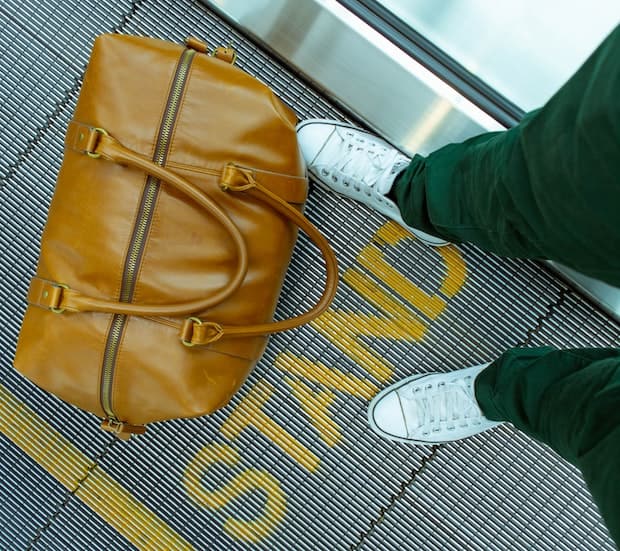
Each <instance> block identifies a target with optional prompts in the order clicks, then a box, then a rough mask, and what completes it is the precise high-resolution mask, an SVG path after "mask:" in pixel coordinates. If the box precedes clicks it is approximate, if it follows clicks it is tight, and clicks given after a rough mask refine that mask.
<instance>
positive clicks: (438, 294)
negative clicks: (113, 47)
mask: <svg viewBox="0 0 620 551" xmlns="http://www.w3.org/2000/svg"><path fill="white" fill-rule="evenodd" d="M288 17H290V14H289V15H288ZM0 18H1V19H0V25H1V30H2V32H1V33H0V44H2V49H0V52H2V56H3V57H1V58H0V63H1V65H0V70H1V71H2V79H1V82H2V84H1V86H2V88H1V90H2V101H1V102H0V104H1V105H2V106H3V108H6V111H5V112H4V113H5V114H4V116H3V117H2V118H1V119H0V136H2V139H3V140H4V142H3V143H5V144H6V145H7V146H11V147H7V149H6V151H7V153H6V154H5V155H3V157H2V163H3V165H2V169H3V179H2V184H1V186H2V187H1V188H0V228H1V229H0V274H2V277H1V278H0V323H1V325H2V328H3V330H2V332H0V432H1V433H2V436H0V448H1V449H0V472H2V474H3V477H2V482H1V484H0V548H7V549H11V550H13V549H41V550H43V549H45V550H47V549H59V550H60V549H62V550H67V549H69V550H83V549H84V550H86V549H88V550H90V549H114V550H115V551H116V550H120V549H150V550H152V549H161V550H171V549H175V550H176V549H199V550H212V549H215V550H234V549H269V550H273V549H303V550H306V549H308V550H310V549H311V550H315V549H321V550H322V549H325V550H330V551H331V550H334V549H350V548H363V547H365V548H373V546H372V542H373V541H375V540H374V539H373V538H377V537H379V538H380V539H379V540H377V541H379V544H378V545H376V546H374V548H380V549H403V548H410V549H419V548H420V547H416V546H415V544H413V543H412V542H414V541H417V540H416V539H415V538H418V539H419V538H421V537H422V535H421V534H427V535H426V536H424V537H426V540H424V541H426V542H429V543H428V548H429V549H432V548H440V547H441V545H444V544H445V546H446V548H460V549H464V548H466V547H464V546H463V545H461V547H459V545H460V544H461V543H462V542H463V541H464V540H463V538H464V536H463V533H464V532H463V530H466V529H467V526H466V524H465V523H464V522H462V523H461V521H460V520H458V519H460V518H461V517H458V519H452V520H451V522H452V524H448V523H442V522H429V518H431V517H429V518H426V519H422V520H424V522H422V520H421V521H420V523H419V524H417V525H416V524H414V523H413V521H414V520H415V519H418V518H420V517H419V516H416V515H418V512H416V511H412V510H411V509H410V508H409V507H406V506H405V505H406V504H407V503H409V502H410V500H411V499H414V498H413V497H410V496H414V497H415V496H427V498H428V499H429V500H434V501H435V502H436V506H437V507H439V508H440V509H441V511H446V510H450V509H451V508H455V507H465V508H469V509H475V508H476V504H477V503H478V502H477V501H476V500H475V499H474V496H473V495H472V494H470V493H468V492H462V491H461V493H459V491H460V490H459V488H460V486H459V488H455V489H454V491H452V492H446V491H444V490H442V488H444V487H445V485H446V484H450V482H451V481H452V479H453V478H454V477H455V474H454V472H453V471H454V469H457V468H458V466H459V465H472V467H471V468H472V469H474V474H475V473H476V472H478V473H481V474H480V477H481V478H484V477H487V478H486V479H487V480H491V481H492V480H495V481H496V482H495V484H496V491H497V492H499V493H500V494H502V495H504V494H505V495H510V496H511V509H510V511H514V514H515V515H516V516H518V518H519V519H521V520H520V524H515V526H517V527H518V528H519V530H512V531H508V532H507V533H506V535H505V536H503V538H504V539H502V540H499V541H500V544H497V545H496V546H495V548H496V549H511V550H519V549H523V550H525V549H531V546H530V542H531V541H533V540H535V538H536V537H538V536H537V535H538V534H540V533H541V532H547V531H548V532H549V533H553V534H556V533H557V534H560V535H559V536H558V537H559V538H561V539H559V540H558V541H559V543H558V546H559V547H560V548H566V549H568V548H569V546H570V545H572V544H573V543H574V542H575V541H583V542H584V545H583V546H582V547H581V549H588V548H590V549H597V550H600V549H603V550H604V549H612V548H613V547H612V544H611V542H610V540H609V539H607V538H606V535H605V529H604V528H603V526H602V524H601V521H600V519H599V518H598V516H597V513H596V511H595V509H594V508H593V505H592V503H591V501H590V498H589V496H588V494H587V492H586V491H585V489H584V487H583V483H582V482H581V480H580V479H579V477H578V476H577V474H576V473H575V472H574V471H572V470H570V469H567V468H566V467H565V466H563V465H561V464H559V463H558V461H557V459H556V458H555V457H553V455H552V454H551V453H550V452H549V451H548V450H546V449H544V448H542V447H538V446H536V445H534V444H533V443H532V442H531V441H529V440H528V439H526V438H525V437H522V436H514V435H513V434H512V433H511V432H510V431H509V430H508V429H506V428H504V429H501V430H497V431H494V432H492V433H490V434H486V435H483V436H480V437H478V438H476V439H474V440H472V441H471V442H468V443H463V444H458V445H451V446H445V447H443V448H440V449H438V450H436V451H435V450H434V449H431V448H427V447H417V448H409V447H406V446H399V445H394V444H391V443H389V442H387V441H384V440H381V439H379V438H377V437H375V436H374V435H373V433H372V432H371V431H370V430H369V429H368V427H367V425H366V406H367V403H368V400H369V399H370V398H371V397H372V396H373V395H374V394H375V393H376V392H377V391H378V389H379V388H381V387H383V386H384V385H386V384H388V383H389V382H390V381H393V380H395V379H397V378H400V377H403V376H405V375H408V374H410V373H413V372H423V371H428V370H433V369H437V370H444V371H445V370H452V369H456V368H458V367H461V366H462V365H467V364H471V363H475V362H481V361H484V360H489V359H492V358H494V357H496V356H497V355H498V354H500V353H501V352H502V351H503V350H504V349H506V348H507V347H509V346H513V345H517V344H526V345H534V344H538V343H539V342H541V341H545V342H548V341H549V339H551V337H552V339H551V342H554V343H557V344H562V345H567V344H570V343H575V344H586V343H591V344H601V345H604V344H606V345H611V344H614V343H616V344H617V343H618V335H619V332H620V329H619V328H618V326H617V325H616V324H614V322H612V321H610V320H609V319H607V318H606V317H605V316H603V315H601V314H600V313H598V312H597V311H596V310H595V309H593V308H592V306H590V305H589V304H588V303H586V302H584V301H583V300H582V299H581V298H580V297H579V296H577V295H575V294H574V293H573V292H572V291H571V290H570V289H569V288H568V287H566V286H565V285H564V284H563V283H562V282H560V281H557V280H556V279H555V278H554V277H553V276H551V275H550V274H549V273H547V272H546V271H544V270H541V269H540V267H538V266H537V265H535V264H533V263H530V262H519V261H508V260H501V259H498V258H496V257H492V256H489V255H486V254H484V253H483V252H481V251H480V250H478V249H476V248H475V247H461V248H457V247H452V246H451V247H446V248H443V249H440V250H435V249H429V248H428V247H425V246H423V245H422V244H421V243H419V242H418V241H416V240H415V239H414V238H413V237H412V236H411V235H410V234H408V233H407V232H405V231H404V230H402V229H401V228H399V227H398V226H397V225H396V224H393V223H391V222H387V221H386V220H385V219H384V218H383V217H381V216H379V215H377V214H376V213H373V212H370V211H369V210H367V209H364V208H360V207H358V206H356V205H354V204H352V203H350V202H348V201H346V200H342V199H340V198H338V197H335V196H333V195H329V194H326V193H324V192H322V191H321V190H319V189H316V188H313V189H312V191H311V195H310V200H309V202H308V206H307V210H306V212H307V214H308V216H309V217H310V218H311V220H313V221H314V222H315V223H316V224H317V225H318V226H319V227H320V228H321V230H322V231H323V232H324V234H325V235H326V236H327V237H328V239H329V240H330V241H331V243H332V244H333V246H334V248H335V250H336V253H337V255H338V257H339V260H340V269H341V278H342V282H341V285H340V288H339V291H338V295H337V298H336V300H335V302H334V305H333V307H332V308H331V309H330V310H329V312H328V313H327V314H326V315H325V316H323V317H322V318H321V319H320V320H319V321H317V322H315V323H313V324H311V325H308V326H306V327H303V328H301V329H299V330H295V331H290V332H288V333H284V334H280V335H276V336H274V337H273V338H272V339H271V341H270V343H269V346H268V348H267V351H266V353H265V355H264V357H263V359H262V360H261V361H260V363H259V365H258V366H257V368H256V370H255V371H254V372H253V374H252V375H251V376H250V378H249V380H248V382H247V383H246V384H245V385H244V386H243V388H242V389H241V391H240V392H239V393H238V395H236V396H235V397H234V399H233V400H232V402H231V403H230V404H229V405H228V406H227V407H226V408H224V409H223V410H221V411H219V412H217V413H216V414H214V415H212V416H210V417H204V418H201V419H194V420H190V421H174V422H169V423H161V424H158V425H155V426H153V427H151V428H150V429H149V432H148V433H147V435H146V436H144V437H140V438H134V439H133V440H132V441H130V442H121V441H116V440H114V439H113V438H112V437H111V436H110V435H108V434H106V433H102V432H100V431H99V429H98V422H97V419H95V418H94V417H93V416H91V415H89V414H86V413H84V412H81V411H79V410H77V409H76V408H74V407H71V406H69V405H67V404H65V403H63V402H61V401H60V400H58V399H56V398H54V397H53V396H49V395H48V394H46V393H45V392H43V391H42V390H40V389H38V388H36V387H35V386H34V385H32V384H30V383H29V382H28V381H26V380H24V379H23V378H21V377H20V376H19V375H18V374H17V373H16V372H15V371H14V370H13V368H12V365H11V363H12V358H13V354H14V350H15V342H16V339H17V335H18V332H19V326H20V323H21V319H22V316H23V311H24V297H25V293H26V289H27V286H28V281H29V278H30V276H31V275H32V273H33V272H34V269H35V266H36V260H37V254H38V243H39V239H40V234H41V231H42V228H43V225H44V222H45V217H46V212H47V206H48V204H49V200H50V198H51V196H52V193H53V188H54V181H55V173H56V171H57V170H58V167H59V164H60V158H61V153H62V141H63V134H64V130H65V127H66V124H67V122H68V120H69V119H70V117H71V112H72V109H73V106H74V104H75V100H76V98H77V94H78V86H79V82H80V78H81V74H82V70H83V67H84V64H85V62H86V59H87V51H88V50H89V48H90V44H92V40H93V38H94V36H95V35H96V34H98V33H102V32H110V31H113V30H117V31H122V32H126V33H132V34H147V35H151V36H157V37H162V38H168V39H171V40H177V41H181V40H182V39H183V38H184V37H185V36H186V35H188V34H195V35H198V36H203V37H205V38H206V39H207V40H208V41H209V42H210V43H211V44H227V43H229V42H232V44H233V46H234V47H235V48H236V49H237V51H238V53H239V65H240V66H241V67H242V68H243V69H245V70H246V71H248V72H250V73H251V74H254V75H256V76H258V77H259V78H261V79H262V80H263V81H265V82H267V83H268V84H270V85H271V86H272V87H273V88H274V90H275V91H276V92H277V93H278V94H279V95H280V96H281V97H282V98H283V99H284V100H285V101H286V102H287V103H289V104H290V105H291V106H292V107H293V108H294V109H295V110H296V112H297V113H298V115H299V116H300V118H308V117H324V116H329V117H335V118H341V119H346V118H347V114H346V113H345V112H344V111H343V110H341V109H339V108H337V107H335V106H334V105H333V103H331V102H330V100H329V99H327V98H326V97H324V96H322V95H321V94H320V93H318V92H317V91H316V90H315V89H313V88H312V87H311V86H309V85H308V84H307V83H306V82H304V81H303V80H300V79H299V76H298V75H297V74H296V73H295V72H294V71H292V70H290V69H288V68H287V67H285V66H283V65H282V64H280V63H278V62H276V61H274V60H273V59H272V58H270V56H269V55H267V54H266V53H265V51H264V50H263V49H262V48H261V47H260V46H259V45H257V44H255V43H253V42H251V41H250V40H248V39H247V38H246V37H245V36H244V35H242V34H240V33H239V32H238V31H236V30H234V29H233V28H231V27H230V26H229V25H228V24H226V23H225V22H223V21H222V20H221V19H220V18H219V17H217V16H216V15H215V14H214V13H212V12H210V11H208V10H207V9H205V8H204V7H202V6H201V5H200V4H198V3H196V2H192V1H190V0H178V1H177V2H175V3H173V4H171V3H170V2H166V1H164V0H136V1H134V2H132V3H129V2H126V3H123V4H118V3H116V2H105V1H103V2H102V1H101V0H97V1H96V2H95V1H94V0H86V1H84V0H82V1H80V2H78V1H77V0H68V1H63V2H61V1H60V0H44V1H43V2H37V3H35V2H34V0H32V1H20V0H5V2H4V4H2V6H0ZM8 52H10V53H11V55H12V58H9V57H10V56H8ZM32 52H38V54H37V55H33V53H32ZM7 56H8V57H7ZM35 83H36V92H35V91H33V86H34V84H35ZM33 94H36V95H35V97H36V98H37V99H36V101H32V100H31V99H30V98H32V96H33ZM11 98H23V100H20V101H18V102H17V103H13V104H9V103H8V100H9V99H11ZM27 100H28V101H27ZM199 123H200V121H197V124H199ZM322 277H323V270H322V268H321V266H320V263H319V261H318V257H317V254H316V252H315V251H314V250H313V248H312V246H311V245H310V243H309V242H308V240H307V239H306V238H305V237H304V236H300V239H299V243H298V246H297V248H296V250H295V254H294V257H293V261H292V263H291V268H290V270H289V273H288V276H287V279H286V281H285V285H284V289H283V293H282V297H281V301H280V304H279V307H278V312H277V315H278V317H285V316H289V315H291V314H293V313H295V312H298V311H300V310H301V309H303V308H304V307H306V306H308V305H309V304H311V303H312V302H313V301H314V300H315V299H316V298H317V296H318V294H319V288H320V284H321V281H322ZM53 368H54V358H50V369H53ZM533 448H536V453H535V454H534V455H533V456H532V454H531V453H530V450H532V449H533ZM498 450H502V455H501V457H500V454H499V452H498ZM489 456H490V457H493V456H497V457H498V463H497V464H493V465H492V466H489V464H488V462H485V461H484V457H489ZM550 466H552V468H553V469H554V470H557V472H558V473H559V474H558V475H557V476H549V474H548V473H549V468H550ZM431 467H432V468H433V469H434V470H433V473H434V475H433V476H430V477H427V478H425V479H424V480H423V482H424V484H419V481H420V480H422V477H420V478H418V476H419V475H418V474H417V473H422V474H423V473H426V472H430V469H431ZM491 467H493V468H491ZM475 469H477V471H475ZM520 472H522V473H525V474H524V476H526V477H527V480H528V481H529V482H528V484H529V485H530V486H531V485H533V484H535V485H536V487H537V491H539V492H540V494H539V495H542V496H546V497H547V498H548V501H547V502H546V511H547V513H548V514H545V515H540V514H539V510H540V509H539V501H538V500H537V499H534V498H533V497H532V495H530V493H528V492H527V491H522V490H521V487H522V486H521V482H522V478H520V477H519V476H517V475H514V474H513V473H520ZM457 474H458V473H457ZM476 476H477V475H476ZM487 483H488V482H487ZM527 487H529V486H527ZM483 488H484V486H483ZM498 495H499V494H498ZM407 500H409V501H407ZM497 507H499V504H498V503H496V502H495V501H492V502H491V503H489V504H487V508H481V510H480V511H478V512H477V513H476V514H477V515H478V516H477V517H476V518H477V522H479V523H480V524H481V525H482V524H485V525H488V527H489V530H496V531H499V525H498V519H497V516H496V514H495V509H497ZM386 509H387V511H386ZM564 510H568V511H569V513H570V514H568V515H567V516H565V515H564ZM433 518H434V517H433ZM437 518H439V517H437ZM390 523H393V525H394V526H406V527H409V528H411V530H413V531H414V532H415V534H414V536H411V539H409V540H408V539H406V536H407V535H408V534H407V533H403V532H402V530H400V531H398V530H396V529H395V528H394V529H393V530H390V534H389V535H388V534H384V533H383V532H380V528H381V526H380V525H382V526H385V527H386V529H387V528H388V527H390V526H392V525H391V524H390ZM459 523H461V524H459ZM416 526H417V528H416ZM388 536H389V537H388ZM401 536H402V537H401ZM468 537H469V536H468ZM579 538H582V540H580V539H579ZM468 541H470V543H471V542H473V543H471V544H472V545H474V546H475V545H480V546H482V545H484V542H486V541H487V540H485V539H484V538H482V539H480V540H476V536H475V534H474V535H473V536H471V538H470V539H469V540H468ZM476 542H479V543H476ZM369 546H370V547H369ZM492 548H493V547H492V546H491V547H487V549H492Z"/></svg>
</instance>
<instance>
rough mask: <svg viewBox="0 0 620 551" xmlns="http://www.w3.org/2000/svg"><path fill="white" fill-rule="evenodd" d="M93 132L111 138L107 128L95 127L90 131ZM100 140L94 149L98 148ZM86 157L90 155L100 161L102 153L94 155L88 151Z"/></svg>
mask: <svg viewBox="0 0 620 551" xmlns="http://www.w3.org/2000/svg"><path fill="white" fill-rule="evenodd" d="M90 131H91V132H96V133H97V134H101V135H102V136H109V135H110V134H108V131H107V130H106V129H105V128H100V127H93V128H91V129H90ZM98 143H99V140H97V141H96V142H95V145H94V147H93V149H96V148H97V144H98ZM86 155H88V156H89V157H90V158H91V159H98V158H99V157H101V153H93V152H92V151H86Z"/></svg>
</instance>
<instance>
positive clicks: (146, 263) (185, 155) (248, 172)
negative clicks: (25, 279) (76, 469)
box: [15, 35, 337, 438]
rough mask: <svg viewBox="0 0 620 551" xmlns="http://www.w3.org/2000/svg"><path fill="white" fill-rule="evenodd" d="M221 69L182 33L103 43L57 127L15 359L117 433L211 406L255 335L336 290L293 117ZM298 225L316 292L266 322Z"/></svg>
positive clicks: (252, 351)
mask: <svg viewBox="0 0 620 551" xmlns="http://www.w3.org/2000/svg"><path fill="white" fill-rule="evenodd" d="M233 61H234V55H233V52H232V51H231V50H229V49H227V48H218V49H217V50H216V51H215V54H214V55H208V54H207V47H206V45H205V44H204V43H203V42H201V41H199V40H196V39H193V38H192V39H188V40H187V41H186V46H185V47H183V46H179V45H175V44H171V43H168V42H164V41H161V40H155V39H150V38H139V37H131V36H120V35H104V36H101V37H99V38H97V40H96V42H95V46H94V48H93V52H92V55H91V58H90V62H89V65H88V69H87V72H86V75H85V78H84V84H83V86H82V91H81V94H80V97H79V101H78V104H77V107H76V110H75V115H74V118H73V120H72V121H71V123H70V124H69V128H68V131H67V134H66V139H65V155H64V160H63V164H62V167H61V169H60V173H59V175H58V182H57V186H56V190H55V193H54V197H53V200H52V205H51V207H50V211H49V217H48V221H47V225H46V228H45V231H44V234H43V238H42V243H41V255H40V259H39V265H38V270H37V275H36V277H35V278H34V279H33V280H32V283H31V286H30V289H29V292H28V309H27V311H26V316H25V319H24V323H23V326H22V329H21V333H20V337H19V343H18V348H17V354H16V359H15V366H16V367H17V369H18V370H19V371H20V372H21V373H23V374H24V375H25V376H27V377H28V378H29V379H31V380H32V381H33V382H35V383H36V384H37V385H39V386H40V387H42V388H44V389H45V390H47V391H49V392H52V393H54V394H55V395H57V396H58V397H60V398H62V399H63V400H65V401H67V402H70V403H72V404H75V405H77V406H79V407H80V408H82V409H85V410H88V411H91V412H93V413H95V414H96V415H98V416H100V417H102V418H103V419H104V422H103V424H102V428H104V429H105V430H109V431H113V432H116V433H117V435H119V436H120V437H125V438H126V437H128V435H131V434H132V433H143V432H144V431H145V427H144V425H145V424H147V423H151V422H154V421H161V420H166V419H173V418H179V417H196V416H199V415H204V414H207V413H210V412H212V411H214V410H216V409H218V408H220V407H222V406H224V405H225V404H226V403H227V402H228V400H229V399H230V398H231V396H232V395H233V394H234V393H235V392H236V391H237V390H238V388H239V387H240V386H241V384H242V383H243V381H244V380H245V379H246V377H247V376H248V374H249V372H250V370H251V369H252V368H253V367H254V365H255V364H256V362H257V360H258V359H259V358H260V356H261V354H262V353H263V351H264V349H265V346H266V342H267V335H268V334H269V333H273V332H276V331H282V330H285V329H289V328H292V327H296V326H298V325H300V324H303V323H305V322H307V321H309V320H311V319H312V318H314V317H316V316H317V315H319V314H320V313H321V312H323V311H324V310H325V309H326V308H327V307H328V306H329V304H330V302H331V300H332V298H333V296H334V294H335V290H336V282H337V265H336V259H335V257H334V254H333V252H332V250H331V248H330V246H329V244H328V243H327V242H326V240H325V239H324V238H323V237H322V236H321V234H320V233H319V232H318V231H317V230H316V228H315V227H314V226H313V225H312V224H311V223H310V222H309V221H308V220H307V219H306V218H305V217H304V216H303V214H301V211H302V208H303V205H304V202H305V200H306V196H307V193H308V182H307V178H306V171H305V166H304V162H303V158H302V157H301V155H300V152H299V147H298V144H297V137H296V134H295V123H296V117H295V115H294V114H293V112H292V111H291V110H290V109H289V108H288V107H286V106H285V105H284V104H283V103H282V102H281V101H280V100H279V99H278V98H276V97H275V96H274V94H273V93H272V91H271V90H270V89H269V88H268V87H267V86H265V85H264V84H262V83H261V82H259V81H258V80H256V79H255V78H253V77H251V76H250V75H248V74H246V73H244V72H243V71H241V70H240V69H238V68H236V67H234V66H233V65H232V62H233ZM298 227H300V228H302V230H304V231H305V232H306V233H307V234H308V236H309V237H310V239H311V240H312V241H313V242H314V243H315V244H316V245H317V246H318V248H319V249H320V251H321V253H322V255H323V257H324V259H325V261H326V266H327V281H326V286H325V291H324V293H323V295H322V297H321V298H320V299H319V301H318V303H317V304H316V306H315V307H314V308H312V309H311V310H310V311H308V312H306V313H304V314H302V315H300V316H298V317H296V318H293V319H289V320H285V321H280V322H273V321H272V320H273V313H274V310H275V307H276V303H277V300H278V296H279V294H280V289H281V286H282V283H283V279H284V275H285V273H286V269H287V267H288V264H289V261H290V257H291V254H292V250H293V247H294V245H295V241H296V238H297V229H298Z"/></svg>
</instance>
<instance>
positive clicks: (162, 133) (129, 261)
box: [101, 49, 195, 420]
mask: <svg viewBox="0 0 620 551" xmlns="http://www.w3.org/2000/svg"><path fill="white" fill-rule="evenodd" d="M194 54H195V52H194V50H189V49H188V50H184V51H183V55H182V56H181V59H180V60H179V62H178V64H177V68H176V72H175V75H174V80H173V84H172V89H171V91H170V94H169V95H168V101H167V103H166V110H165V113H164V117H163V120H162V123H161V126H160V129H159V134H158V137H157V144H156V146H155V152H154V154H153V162H154V163H157V164H158V165H160V166H163V165H164V164H165V162H166V158H167V156H168V150H169V148H170V138H171V135H172V130H173V128H174V123H175V121H176V118H177V114H178V111H179V100H180V99H181V96H182V95H183V90H184V89H185V84H186V82H187V75H188V73H189V68H190V65H191V62H192V59H193V57H194ZM158 193H159V179H157V178H154V177H152V176H149V177H148V178H147V181H146V185H145V190H144V193H143V194H142V201H141V205H140V212H139V214H138V221H137V222H136V226H135V227H134V232H133V235H132V239H131V245H130V247H129V252H128V254H127V258H126V260H125V268H124V270H123V280H122V284H121V292H120V298H119V300H120V302H131V300H132V299H133V294H134V290H135V286H136V274H137V273H138V268H139V266H140V261H141V259H142V253H143V250H144V244H145V238H146V236H147V234H148V230H149V228H150V226H151V221H152V218H153V212H154V209H155V202H156V200H157V196H158ZM126 322H127V316H126V315H124V314H116V315H115V316H114V318H113V320H112V324H111V327H110V331H109V334H108V338H107V342H106V348H105V353H104V357H103V370H102V375H101V406H102V408H103V410H104V412H105V413H106V415H107V416H108V417H109V418H110V419H113V420H117V418H116V414H115V413H114V411H113V409H112V383H113V379H114V367H115V365H116V358H117V356H118V348H119V345H120V341H121V336H122V334H123V330H124V328H125V324H126Z"/></svg>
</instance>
